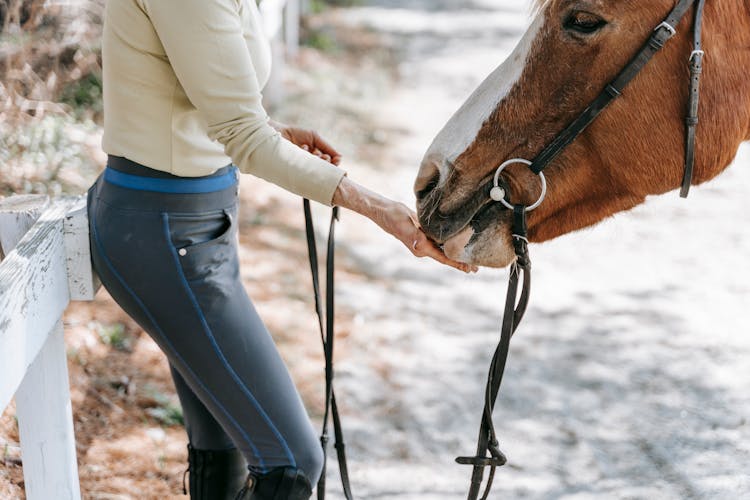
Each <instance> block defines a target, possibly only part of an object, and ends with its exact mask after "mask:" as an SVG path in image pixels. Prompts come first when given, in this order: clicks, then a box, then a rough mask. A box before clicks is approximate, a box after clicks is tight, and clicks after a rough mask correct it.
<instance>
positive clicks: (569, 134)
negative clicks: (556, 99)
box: [456, 0, 705, 500]
mask: <svg viewBox="0 0 750 500" xmlns="http://www.w3.org/2000/svg"><path fill="white" fill-rule="evenodd" d="M704 5H705V0H680V1H679V2H678V3H677V5H676V6H675V8H674V9H673V10H672V11H671V12H670V13H669V15H667V17H666V19H665V20H664V21H663V22H662V23H661V24H659V25H658V26H657V27H656V28H655V29H654V31H653V32H652V34H651V36H650V37H649V39H648V41H647V42H646V43H645V44H644V45H643V47H642V48H641V50H640V51H639V52H638V53H637V54H636V55H635V57H633V59H631V60H630V62H629V63H628V64H627V65H626V66H625V68H624V69H623V70H622V71H620V73H619V74H618V75H617V76H616V77H615V79H614V80H612V82H610V83H609V84H608V85H607V86H606V87H605V88H604V90H603V91H602V92H601V94H599V96H598V97H597V98H596V99H594V101H593V102H592V103H591V104H590V105H589V106H588V107H587V108H586V109H585V110H584V111H583V112H582V113H581V114H580V116H578V118H576V119H575V120H573V122H572V123H571V124H570V125H568V126H567V127H566V128H565V129H564V130H563V131H562V132H561V133H560V134H559V135H558V136H557V137H556V138H555V139H554V140H553V141H552V142H550V143H549V145H547V147H546V148H544V149H543V150H542V152H541V153H539V154H538V155H537V156H536V158H534V159H533V160H526V159H523V158H515V159H512V160H508V161H506V162H504V163H503V164H502V165H500V166H499V167H498V168H497V170H496V171H495V176H494V178H493V179H492V186H491V188H490V190H489V196H490V198H491V199H492V200H493V201H495V202H498V203H502V204H503V205H504V206H505V207H507V208H508V209H509V210H512V211H513V225H512V238H513V247H514V250H515V253H516V261H515V262H514V264H513V265H512V267H511V270H510V280H509V283H508V291H507V295H506V299H505V311H504V315H503V322H502V328H501V335H500V343H499V344H498V346H497V349H496V350H495V354H494V356H493V358H492V363H491V365H490V371H489V375H488V377H487V386H486V389H485V402H484V410H483V412H482V421H481V425H480V429H479V439H478V443H477V453H476V455H475V456H472V457H459V458H457V459H456V461H457V462H458V463H459V464H462V465H471V466H473V468H474V469H473V472H472V477H471V487H470V490H469V496H468V500H476V499H477V498H478V497H479V493H480V490H481V486H482V482H483V480H484V469H485V468H486V467H489V468H490V473H489V478H488V480H487V485H486V487H485V490H484V493H483V495H482V500H487V498H488V496H489V493H490V489H491V488H492V481H493V479H494V476H495V469H496V468H497V467H500V466H502V465H505V463H506V462H507V459H506V457H505V455H504V454H503V453H502V451H500V448H499V443H498V440H497V435H496V433H495V427H494V424H493V421H492V412H493V409H494V407H495V402H496V400H497V395H498V393H499V391H500V384H501V382H502V378H503V372H504V370H505V364H506V361H507V358H508V351H509V346H510V339H511V337H512V336H513V333H514V332H515V331H516V328H517V327H518V324H519V323H520V321H521V319H522V318H523V315H524V313H525V311H526V306H527V305H528V300H529V293H530V289H531V260H530V259H529V253H528V239H527V233H526V213H527V212H529V211H531V210H534V209H535V208H537V207H538V206H539V205H541V203H542V202H543V201H544V198H545V195H546V193H547V182H546V179H545V177H544V173H543V170H544V169H545V168H546V167H547V166H548V165H549V164H550V163H551V162H552V161H553V160H554V159H555V158H557V156H558V155H559V154H560V153H562V151H563V150H565V148H567V147H568V146H569V145H570V144H571V143H572V142H573V141H574V140H575V139H576V137H578V136H579V135H580V134H581V133H582V132H583V131H584V130H586V128H587V127H588V126H589V125H591V123H593V122H594V120H596V118H597V117H598V116H599V114H600V113H601V112H602V111H604V109H606V108H607V106H609V104H610V103H612V101H614V100H615V99H617V98H618V97H620V96H621V95H622V92H623V91H624V89H625V87H627V85H628V84H629V83H630V82H631V81H632V80H633V78H635V76H636V75H638V73H640V71H641V70H642V69H643V68H644V67H645V66H646V64H648V62H649V61H651V59H652V58H653V57H654V56H655V55H656V53H657V52H659V51H660V50H661V49H662V48H663V47H664V45H665V44H666V42H667V41H668V40H669V39H670V38H672V37H673V36H674V35H676V34H677V26H678V25H679V23H680V21H681V20H682V19H683V18H684V17H685V15H686V14H687V12H688V10H690V7H692V6H695V10H694V22H693V51H692V52H691V53H690V57H689V58H688V66H689V68H690V92H689V100H688V107H687V115H686V118H685V130H686V134H685V136H686V141H685V169H684V173H683V178H682V186H681V190H680V196H681V197H683V198H686V197H687V196H688V193H689V191H690V185H691V183H692V178H693V165H694V163H695V135H696V128H697V125H698V102H699V97H700V77H701V73H702V71H703V56H704V52H703V50H702V47H701V30H702V24H703V7H704ZM515 163H522V164H525V165H527V166H528V167H529V169H530V170H531V171H532V172H533V173H535V174H537V175H538V176H539V179H540V182H541V184H542V194H541V196H540V197H539V199H538V200H537V201H536V202H535V203H534V204H532V205H529V206H524V205H513V204H512V203H511V202H510V200H509V194H510V193H508V192H507V190H506V189H504V188H503V187H501V186H500V174H501V173H502V172H503V171H504V170H505V169H506V168H507V167H508V166H510V165H512V164H515ZM519 283H522V284H521V285H520V290H521V293H520V296H519V294H518V290H519Z"/></svg>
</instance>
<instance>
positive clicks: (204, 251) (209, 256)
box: [166, 208, 239, 293]
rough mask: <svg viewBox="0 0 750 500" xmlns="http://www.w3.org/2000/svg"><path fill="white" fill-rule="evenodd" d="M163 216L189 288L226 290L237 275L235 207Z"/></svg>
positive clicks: (215, 290) (218, 291) (215, 291)
mask: <svg viewBox="0 0 750 500" xmlns="http://www.w3.org/2000/svg"><path fill="white" fill-rule="evenodd" d="M166 217H167V220H168V227H169V238H170V244H171V245H172V247H173V250H174V252H175V253H176V255H177V258H178V260H179V264H180V267H181V269H182V273H183V275H184V276H185V279H186V280H187V281H188V282H189V283H190V285H191V288H197V289H200V290H202V291H209V292H212V293H221V292H225V291H226V290H227V289H228V285H229V284H230V283H231V282H232V281H233V280H234V279H236V278H237V276H238V275H239V263H238V259H237V247H236V241H237V238H236V236H237V222H236V221H237V211H236V209H233V208H230V209H224V210H217V211H211V212H204V213H200V214H192V213H191V214H183V213H180V214H175V213H170V214H167V216H166Z"/></svg>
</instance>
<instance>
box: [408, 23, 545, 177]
mask: <svg viewBox="0 0 750 500" xmlns="http://www.w3.org/2000/svg"><path fill="white" fill-rule="evenodd" d="M542 26H544V12H540V13H539V14H537V16H536V18H535V19H534V22H533V23H532V24H531V26H530V27H529V29H528V30H527V31H526V34H525V35H524V36H523V38H522V39H521V41H520V42H519V43H518V45H517V46H516V48H515V50H514V51H513V53H512V54H511V55H510V56H509V57H508V58H507V59H506V60H505V62H503V63H502V64H501V65H500V67H498V68H497V69H496V70H495V71H493V72H492V74H490V76H488V77H487V79H486V80H485V81H484V82H482V84H481V85H480V86H479V88H478V89H477V90H475V91H474V93H473V94H472V95H471V96H470V97H469V99H468V100H467V101H466V102H465V103H464V104H463V106H461V108H460V109H459V110H458V111H456V113H455V114H454V115H453V117H451V119H450V120H449V121H448V123H447V124H446V125H445V127H443V129H442V130H441V131H440V133H439V134H438V135H437V137H435V140H434V141H433V142H432V145H431V146H430V148H429V149H428V150H427V153H426V154H425V159H424V161H423V165H424V168H423V170H424V169H429V168H430V165H431V166H432V169H433V170H432V172H434V168H435V167H437V168H438V169H439V171H440V181H439V183H438V187H440V186H442V185H443V184H444V182H445V180H446V179H447V178H448V174H449V173H450V172H449V171H448V170H449V165H451V164H452V163H453V162H454V161H455V160H456V158H458V157H459V156H461V154H462V153H463V152H464V151H466V150H467V149H468V148H469V146H471V145H472V144H473V143H474V141H475V140H476V138H477V135H478V134H479V131H480V130H481V129H482V126H483V125H484V124H485V122H486V121H487V120H488V119H489V117H490V116H491V115H492V113H493V112H494V111H495V110H496V109H497V108H498V107H499V106H500V105H501V104H502V102H503V100H504V99H505V98H506V97H507V96H508V94H510V91H511V90H513V87H514V86H515V85H516V83H518V81H519V80H520V79H521V75H522V74H523V70H524V68H525V67H526V64H527V62H528V58H529V54H530V53H531V48H532V46H533V45H534V40H536V37H537V35H538V34H539V31H540V30H541V28H542ZM422 174H423V176H425V177H432V175H434V174H431V173H430V172H422Z"/></svg>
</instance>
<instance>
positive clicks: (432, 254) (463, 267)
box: [411, 232, 478, 273]
mask: <svg viewBox="0 0 750 500" xmlns="http://www.w3.org/2000/svg"><path fill="white" fill-rule="evenodd" d="M411 250H412V253H413V254H414V255H416V256H417V257H429V258H431V259H434V260H436V261H438V262H440V263H441V264H444V265H446V266H450V267H453V268H455V269H458V270H459V271H463V272H465V273H469V272H474V273H475V272H477V270H478V268H477V267H476V266H472V265H470V264H466V263H465V262H458V261H455V260H453V259H450V258H448V256H446V255H445V254H444V253H443V251H442V250H440V248H438V247H437V245H435V243H433V242H432V241H430V240H429V239H427V237H425V236H424V234H422V233H421V232H420V233H419V236H418V237H417V239H415V240H414V242H413V243H412V248H411Z"/></svg>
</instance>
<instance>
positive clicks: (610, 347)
mask: <svg viewBox="0 0 750 500" xmlns="http://www.w3.org/2000/svg"><path fill="white" fill-rule="evenodd" d="M527 13H528V11H527V6H526V2H523V1H518V0H513V1H508V0H485V1H481V2H477V1H475V2H468V3H467V2H459V1H448V0H445V1H440V2H434V1H432V2H424V1H417V0H413V1H399V2H395V1H394V2H391V1H374V2H366V6H364V7H362V8H358V9H351V10H348V11H346V12H342V13H341V17H340V18H339V22H341V23H344V24H348V25H354V26H366V27H368V28H369V29H370V30H373V31H374V32H376V33H378V34H380V35H381V37H382V40H384V41H385V42H386V43H387V44H388V46H389V47H390V48H391V49H392V50H394V51H396V52H397V54H398V56H399V64H398V77H399V80H398V83H397V85H396V86H395V87H394V89H393V90H392V92H390V93H389V94H388V96H387V98H386V99H385V101H384V102H380V103H379V105H378V110H377V113H376V115H375V118H374V121H375V123H377V124H378V125H379V126H380V127H382V129H384V130H386V131H387V132H388V137H389V138H390V141H389V142H388V144H387V154H386V155H385V160H384V161H383V162H382V164H378V165H369V164H364V165H361V166H360V167H361V168H360V169H358V170H356V171H352V172H351V175H352V176H353V177H355V178H358V179H364V180H365V181H366V182H367V183H368V184H370V185H374V186H377V187H378V188H380V189H381V190H382V191H384V192H388V193H392V194H394V195H395V196H397V197H399V198H401V199H403V200H405V201H408V202H409V203H411V200H412V197H411V194H410V188H411V182H412V180H413V178H414V175H415V169H416V166H417V165H418V163H419V160H420V158H421V155H422V153H423V152H424V150H425V149H426V148H427V146H428V145H429V142H430V140H431V139H432V137H433V136H434V134H435V133H436V132H437V131H438V129H439V128H440V126H441V125H442V124H443V123H444V122H445V121H446V120H447V119H448V117H449V116H450V114H451V113H452V112H453V111H454V110H455V109H456V108H457V106H458V105H459V104H460V103H461V102H462V100H463V99H464V98H465V97H466V96H467V95H468V94H469V92H470V91H471V90H472V89H473V88H474V87H475V86H476V85H477V84H478V83H479V81H481V79H482V78H483V77H484V76H485V75H486V74H488V73H489V72H490V71H491V70H492V69H494V67H496V65H497V64H498V63H499V62H500V61H501V60H502V59H503V58H504V56H505V55H506V54H507V53H509V51H510V50H511V49H512V46H513V45H514V44H515V41H516V40H517V39H518V38H519V37H520V35H521V33H522V30H523V29H524V27H525V26H526V23H527V22H528V17H527ZM748 163H750V156H749V155H748V151H747V149H745V150H743V152H742V153H741V155H740V157H739V158H738V160H737V164H736V165H735V166H734V167H733V168H732V169H730V171H728V172H727V173H726V174H725V175H723V176H722V177H721V178H720V179H718V180H716V181H715V182H712V183H710V184H709V185H708V186H706V187H703V188H699V189H696V190H695V191H694V192H693V193H692V194H691V198H690V200H689V201H687V202H685V201H683V200H680V199H679V198H678V196H677V194H675V193H672V194H669V195H667V196H665V197H662V198H659V199H654V200H650V201H649V202H648V203H647V204H646V205H645V206H643V207H640V208H638V209H637V210H634V211H632V212H631V213H628V214H623V215H619V216H617V217H616V218H614V219H613V220H611V221H608V222H607V223H606V224H603V225H601V226H599V227H597V228H595V229H593V230H588V231H585V232H582V233H577V234H574V235H571V236H568V237H565V238H562V239H560V240H558V241H555V242H553V243H550V244H546V245H543V246H534V247H533V248H532V258H533V259H534V266H535V268H534V273H535V276H534V278H535V283H534V293H533V298H532V304H531V308H530V311H529V313H528V316H527V318H528V319H527V320H526V323H525V324H524V325H523V327H522V328H521V329H520V331H519V335H517V337H516V338H515V339H514V342H513V345H512V353H511V359H510V365H509V369H508V372H507V375H506V385H505V387H504V388H503V392H502V396H501V403H500V409H499V411H498V412H497V415H496V416H497V421H498V423H499V424H500V429H501V433H502V441H503V449H504V450H505V451H506V453H507V454H508V455H509V458H510V465H509V467H506V468H505V469H503V470H502V471H500V472H499V477H498V478H497V480H496V485H497V486H496V493H495V494H494V495H495V496H494V497H493V498H534V499H558V498H566V499H578V500H582V499H594V498H639V499H640V498H643V499H654V498H659V499H698V498H701V499H703V498H706V499H707V498H712V499H716V498H727V499H730V498H741V497H750V475H749V473H748V467H747V464H748V463H750V423H748V417H750V396H748V394H750V362H748V359H750V317H748V315H747V313H746V311H747V308H748V305H749V304H750V285H748V282H749V280H750V264H748V263H747V260H746V256H747V255H748V253H749V252H750V235H749V234H748V232H747V227H748V223H749V222H750V216H748V213H750V210H749V209H750V202H748V201H747V200H748V198H747V196H746V193H747V191H748V189H750V166H749V165H748ZM350 170H351V169H350ZM341 240H342V241H343V242H344V243H343V245H345V247H346V249H347V253H348V254H349V255H350V256H351V257H352V259H353V260H354V261H355V262H358V265H359V267H360V268H361V270H362V271H363V272H364V273H366V274H367V275H368V276H370V278H371V279H370V280H369V281H366V282H356V283H343V284H342V285H341V287H340V290H341V292H340V296H341V298H340V301H341V302H342V303H344V304H345V305H346V306H347V307H348V308H350V309H351V310H352V311H356V316H355V318H354V335H353V336H352V339H351V340H350V341H349V343H348V345H347V356H346V358H345V359H342V361H341V362H340V363H339V365H338V372H337V373H338V377H339V378H338V387H339V398H340V400H341V401H342V403H343V406H344V407H345V409H346V410H345V411H346V413H347V415H346V425H347V430H348V434H349V444H350V449H351V455H352V469H353V471H354V473H353V477H354V483H355V489H356V491H357V492H358V497H359V498H372V499H375V498H400V499H401V498H403V499H406V498H409V499H436V500H437V499H448V498H451V499H453V498H461V497H462V495H464V494H465V488H466V485H467V482H468V477H469V470H467V469H464V468H461V467H460V466H457V465H454V464H453V463H452V460H453V458H454V457H455V456H456V455H459V454H467V453H469V452H471V451H472V450H473V447H474V444H473V442H474V439H475V433H476V428H477V424H478V417H479V413H480V405H481V394H482V390H483V384H484V377H485V371H486V367H487V365H488V362H489V359H490V356H491V352H492V349H494V346H495V342H496V339H497V325H498V323H499V316H498V315H499V308H500V304H501V301H502V294H503V288H504V283H503V282H504V277H505V273H504V272H496V271H491V272H486V271H485V272H482V273H480V274H479V275H477V276H470V277H469V276H461V275H460V274H459V273H456V272H453V271H451V270H447V269H441V268H439V267H437V266H434V265H431V264H429V263H417V262H415V261H413V260H412V259H411V258H410V256H408V255H407V253H406V252H405V251H403V250H402V249H401V248H399V247H398V245H397V244H395V243H394V242H391V241H390V240H389V239H387V238H385V237H382V236H381V235H379V234H378V233H377V232H375V231H372V228H371V227H369V226H367V225H366V224H364V225H363V224H360V221H358V220H355V219H354V217H350V216H348V217H345V219H344V222H343V225H342V229H341ZM329 482H330V481H329Z"/></svg>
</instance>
